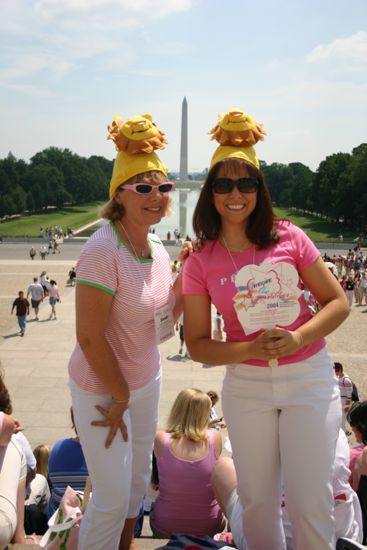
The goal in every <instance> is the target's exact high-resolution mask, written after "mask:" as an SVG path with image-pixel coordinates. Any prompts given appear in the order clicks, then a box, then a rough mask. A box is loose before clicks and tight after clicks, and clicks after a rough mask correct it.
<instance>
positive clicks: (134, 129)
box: [107, 114, 168, 198]
mask: <svg viewBox="0 0 367 550" xmlns="http://www.w3.org/2000/svg"><path fill="white" fill-rule="evenodd" d="M107 129H108V132H109V135H108V136H107V139H111V140H112V141H113V142H114V143H115V146H116V150H117V156H116V160H115V163H114V166H113V172H112V178H111V182H110V198H112V197H113V195H114V193H115V192H116V189H117V188H118V187H120V185H123V184H124V183H125V182H126V181H127V180H129V179H130V178H132V177H133V176H136V174H141V173H143V172H151V171H153V170H158V171H160V172H162V173H163V174H164V175H167V172H168V168H167V166H165V165H164V164H163V163H162V161H161V160H160V158H159V157H158V155H156V153H155V152H154V151H155V150H156V149H164V146H165V144H166V143H167V139H166V137H165V134H164V133H163V132H162V131H161V130H159V128H157V126H156V125H155V123H154V122H153V120H152V116H151V115H148V114H145V115H140V116H133V117H131V118H129V119H128V120H125V121H124V120H123V119H122V117H121V116H115V118H114V119H113V122H112V124H111V125H110V126H108V127H107Z"/></svg>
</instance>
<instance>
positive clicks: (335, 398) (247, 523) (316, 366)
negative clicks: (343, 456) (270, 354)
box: [222, 350, 341, 550]
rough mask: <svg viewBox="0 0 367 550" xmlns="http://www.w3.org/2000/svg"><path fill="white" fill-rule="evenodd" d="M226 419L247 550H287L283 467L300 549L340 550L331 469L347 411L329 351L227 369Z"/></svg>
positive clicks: (295, 539)
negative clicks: (282, 509) (285, 362)
mask: <svg viewBox="0 0 367 550" xmlns="http://www.w3.org/2000/svg"><path fill="white" fill-rule="evenodd" d="M222 399H223V402H222V405H223V413H224V416H225V419H226V423H227V426H228V432H229V438H230V440H231V444H232V450H233V459H234V463H235V467H236V473H237V479H238V494H239V496H240V499H241V502H242V503H243V507H244V514H243V521H244V532H245V533H246V542H247V545H248V546H247V547H248V550H264V549H270V548H271V549H272V550H284V549H285V547H286V546H285V538H284V532H283V528H282V522H281V513H280V502H281V481H282V480H281V473H280V472H281V466H282V471H283V481H284V488H285V494H286V500H287V504H288V512H289V516H290V519H291V522H292V525H293V535H294V540H293V548H294V550H306V549H307V550H308V549H310V550H311V549H312V550H314V549H315V550H316V549H317V550H326V549H333V548H335V535H334V517H333V506H334V498H333V492H332V486H331V475H332V466H333V463H334V456H335V446H336V441H337V437H338V432H339V427H340V422H341V410H340V396H339V389H338V383H337V380H336V379H335V377H334V371H333V363H332V362H331V360H330V358H329V357H328V355H327V352H326V351H325V350H321V351H320V352H319V353H317V354H316V355H314V356H313V357H311V358H310V359H307V360H306V361H303V362H299V363H293V364H289V365H283V366H281V367H275V368H270V367H269V368H267V367H254V366H251V365H243V364H238V365H229V366H227V373H226V377H225V379H224V382H223V393H222Z"/></svg>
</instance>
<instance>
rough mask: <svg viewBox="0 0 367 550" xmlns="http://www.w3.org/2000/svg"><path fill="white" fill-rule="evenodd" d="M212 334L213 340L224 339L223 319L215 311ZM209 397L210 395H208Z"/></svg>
mask: <svg viewBox="0 0 367 550" xmlns="http://www.w3.org/2000/svg"><path fill="white" fill-rule="evenodd" d="M214 327H215V328H214V332H213V338H214V340H218V341H221V340H223V339H224V337H223V317H222V314H221V313H220V312H219V311H217V313H216V315H215V321H214ZM209 397H210V395H209Z"/></svg>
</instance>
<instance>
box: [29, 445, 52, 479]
mask: <svg viewBox="0 0 367 550" xmlns="http://www.w3.org/2000/svg"><path fill="white" fill-rule="evenodd" d="M50 453H51V447H50V446H49V445H37V447H35V448H34V449H33V454H34V458H35V459H36V472H37V474H41V475H43V476H44V477H45V478H46V479H47V477H48V460H49V458H50Z"/></svg>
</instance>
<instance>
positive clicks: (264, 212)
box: [192, 157, 279, 248]
mask: <svg viewBox="0 0 367 550" xmlns="http://www.w3.org/2000/svg"><path fill="white" fill-rule="evenodd" d="M225 164H228V165H231V166H233V167H240V166H244V165H245V166H246V168H247V171H248V174H249V176H250V177H252V178H256V179H257V180H258V182H259V187H258V190H257V201H256V207H255V209H254V211H253V212H252V214H251V216H250V218H249V221H248V224H247V227H246V236H247V238H248V239H249V240H250V241H251V242H252V243H254V244H257V245H258V246H259V247H260V248H266V247H267V246H269V245H271V244H273V243H276V242H278V240H279V237H278V234H277V231H276V228H275V220H276V218H275V215H274V211H273V205H272V202H271V198H270V194H269V190H268V187H267V185H266V183H265V179H264V176H263V174H262V172H260V170H258V169H257V168H256V167H255V166H253V164H251V163H249V162H246V161H244V160H242V159H240V158H235V157H231V158H227V159H224V160H222V161H220V162H218V163H217V164H215V165H214V166H213V168H212V169H211V170H210V171H209V173H208V175H207V177H206V180H205V182H204V186H203V188H202V190H201V193H200V196H199V200H198V202H197V205H196V208H195V211H194V215H193V221H192V226H193V228H194V231H195V233H196V235H197V237H198V238H199V239H202V240H206V239H208V240H216V239H218V237H219V234H220V228H221V218H220V215H219V214H218V212H217V210H216V208H215V206H214V202H213V191H212V182H213V181H214V180H215V178H216V177H217V174H218V171H219V168H220V167H221V166H223V165H225Z"/></svg>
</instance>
